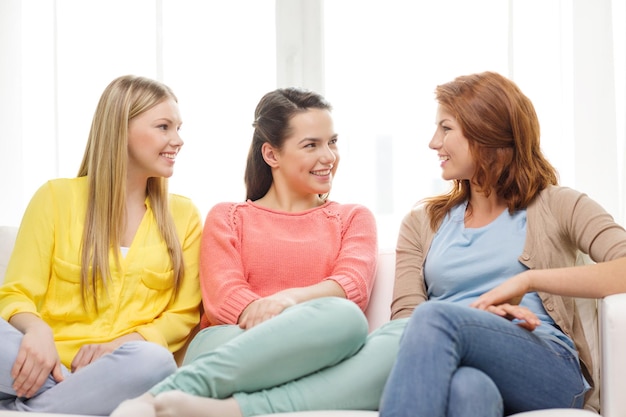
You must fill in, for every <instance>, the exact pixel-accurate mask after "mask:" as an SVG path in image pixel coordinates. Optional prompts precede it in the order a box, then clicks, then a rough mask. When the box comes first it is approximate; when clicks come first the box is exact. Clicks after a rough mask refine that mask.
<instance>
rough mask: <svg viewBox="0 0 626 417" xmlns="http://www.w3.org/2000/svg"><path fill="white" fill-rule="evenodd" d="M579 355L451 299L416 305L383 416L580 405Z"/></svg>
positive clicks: (485, 413) (484, 413) (452, 416)
mask: <svg viewBox="0 0 626 417" xmlns="http://www.w3.org/2000/svg"><path fill="white" fill-rule="evenodd" d="M585 392H586V387H585V384H584V382H583V377H582V373H581V369H580V364H579V362H578V358H577V357H576V356H575V355H572V353H571V352H570V351H569V350H568V349H566V348H565V347H564V346H562V345H560V344H559V343H557V342H554V341H551V340H544V339H542V338H541V337H540V336H538V335H537V334H536V333H534V332H529V331H527V330H525V329H522V328H521V327H519V326H517V325H516V324H514V323H511V322H510V321H508V320H506V319H503V318H502V317H499V316H497V315H495V314H492V313H489V312H485V311H482V310H477V309H473V308H470V307H465V306H460V305H457V304H453V303H448V302H439V301H429V302H426V303H424V304H421V305H420V306H419V307H418V308H416V309H415V311H414V313H413V315H412V316H411V318H410V320H409V322H408V324H407V327H406V329H405V332H404V335H403V336H402V340H401V342H400V350H399V352H398V357H397V360H396V363H395V365H394V367H393V369H392V371H391V374H390V376H389V379H388V381H387V384H386V386H385V389H384V393H383V397H382V400H381V410H380V416H381V417H398V416H411V417H457V416H470V415H471V416H481V417H492V416H493V417H496V416H498V417H501V416H503V415H509V414H513V413H519V412H523V411H531V410H541V409H548V408H581V407H582V405H583V402H584V395H585Z"/></svg>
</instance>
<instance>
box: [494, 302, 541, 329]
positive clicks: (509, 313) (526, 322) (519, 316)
mask: <svg viewBox="0 0 626 417" xmlns="http://www.w3.org/2000/svg"><path fill="white" fill-rule="evenodd" d="M484 310H486V311H489V312H490V313H493V314H497V315H498V316H500V317H504V318H505V319H508V320H516V323H515V324H517V325H518V326H520V327H523V328H524V329H526V330H528V331H531V332H532V331H533V330H535V328H536V327H537V326H539V325H540V324H541V320H539V318H538V317H537V316H536V315H535V313H533V312H532V311H530V310H529V309H528V308H526V307H523V306H520V305H513V304H508V303H504V304H499V305H496V306H493V305H492V306H489V307H487V308H486V309H484Z"/></svg>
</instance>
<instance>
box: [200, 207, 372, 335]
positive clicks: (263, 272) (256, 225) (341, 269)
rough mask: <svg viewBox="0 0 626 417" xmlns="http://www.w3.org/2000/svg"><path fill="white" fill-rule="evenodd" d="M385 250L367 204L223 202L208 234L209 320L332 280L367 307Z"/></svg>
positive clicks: (203, 261)
mask: <svg viewBox="0 0 626 417" xmlns="http://www.w3.org/2000/svg"><path fill="white" fill-rule="evenodd" d="M377 252H378V249H377V237H376V222H375V220H374V216H373V215H372V213H371V212H370V211H369V210H368V209H367V208H365V207H363V206H360V205H354V204H338V203H335V202H327V203H325V204H324V205H322V206H320V207H317V208H314V209H310V210H306V211H302V212H297V213H290V212H282V211H276V210H270V209H267V208H264V207H261V206H259V205H256V204H254V203H252V202H250V201H248V202H245V203H220V204H218V205H216V206H215V207H213V209H211V211H210V212H209V214H208V215H207V218H206V221H205V223H204V232H203V235H202V246H201V254H200V285H201V287H202V301H203V305H204V310H205V314H204V315H203V317H202V327H206V326H209V325H215V324H235V323H237V320H238V318H239V315H240V314H241V313H242V311H243V310H244V309H245V308H246V306H248V304H250V303H251V302H252V301H254V300H256V299H258V298H260V297H265V296H268V295H271V294H274V293H276V292H278V291H281V290H284V289H287V288H294V287H306V286H310V285H313V284H317V283H319V282H321V281H323V280H326V279H332V280H334V281H336V282H337V283H339V285H341V287H342V288H343V290H344V292H345V293H346V295H347V298H348V299H350V300H352V301H354V302H355V303H356V304H358V305H359V307H361V309H365V307H366V306H367V303H368V301H369V295H370V292H371V289H372V283H373V279H374V274H375V272H376V259H377Z"/></svg>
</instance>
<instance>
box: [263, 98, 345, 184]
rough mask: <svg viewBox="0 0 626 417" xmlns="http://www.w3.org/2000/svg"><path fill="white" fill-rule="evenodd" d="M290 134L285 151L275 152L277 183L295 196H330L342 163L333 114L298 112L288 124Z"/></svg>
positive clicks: (274, 175)
mask: <svg viewBox="0 0 626 417" xmlns="http://www.w3.org/2000/svg"><path fill="white" fill-rule="evenodd" d="M289 132H290V134H289V136H288V137H287V138H285V141H284V143H283V146H282V148H281V149H280V150H274V158H275V162H274V164H273V165H274V166H273V168H274V169H273V177H274V183H275V184H276V185H277V186H278V185H282V186H283V187H282V188H285V189H286V190H288V192H289V193H291V194H292V195H296V196H317V195H319V194H327V193H329V192H330V190H331V187H332V181H333V177H334V176H335V172H336V171H337V165H338V164H339V151H338V149H337V134H336V133H335V129H334V126H333V119H332V116H331V114H330V112H329V111H328V110H322V109H309V110H306V111H303V112H301V113H298V114H296V115H295V116H294V117H292V118H291V120H290V121H289ZM284 186H286V187H284Z"/></svg>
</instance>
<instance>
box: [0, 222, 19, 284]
mask: <svg viewBox="0 0 626 417" xmlns="http://www.w3.org/2000/svg"><path fill="white" fill-rule="evenodd" d="M15 236H17V227H12V226H0V284H1V283H2V282H4V273H5V271H6V269H7V264H8V263H9V258H10V257H11V252H12V251H13V245H14V244H15Z"/></svg>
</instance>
